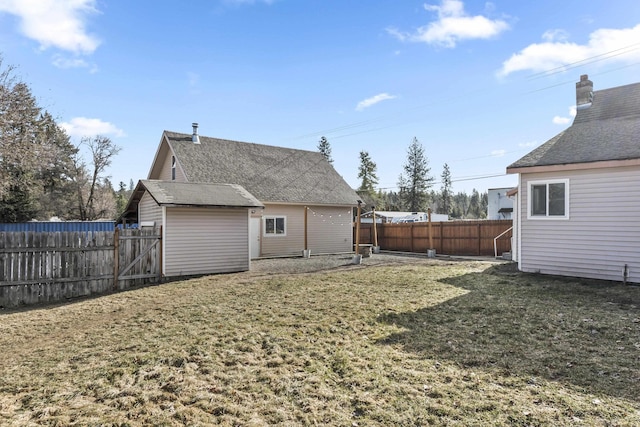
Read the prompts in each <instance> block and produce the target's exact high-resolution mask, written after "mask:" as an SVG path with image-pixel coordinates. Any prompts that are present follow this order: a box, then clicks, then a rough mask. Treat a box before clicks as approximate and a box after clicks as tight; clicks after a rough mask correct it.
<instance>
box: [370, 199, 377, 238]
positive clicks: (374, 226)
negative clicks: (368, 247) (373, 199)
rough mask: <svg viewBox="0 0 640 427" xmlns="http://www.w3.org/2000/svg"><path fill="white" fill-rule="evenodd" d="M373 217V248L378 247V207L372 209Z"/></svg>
mask: <svg viewBox="0 0 640 427" xmlns="http://www.w3.org/2000/svg"><path fill="white" fill-rule="evenodd" d="M371 216H372V218H373V246H374V247H377V246H378V229H377V227H376V207H375V206H372V207H371Z"/></svg>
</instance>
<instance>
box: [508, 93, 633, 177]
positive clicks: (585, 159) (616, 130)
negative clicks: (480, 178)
mask: <svg viewBox="0 0 640 427" xmlns="http://www.w3.org/2000/svg"><path fill="white" fill-rule="evenodd" d="M638 158H640V83H634V84H630V85H625V86H619V87H614V88H611V89H604V90H599V91H595V92H594V93H593V102H592V103H591V105H590V106H589V107H587V108H579V109H578V111H577V114H576V117H575V119H574V121H573V124H572V125H571V126H570V127H569V128H567V129H566V130H564V131H562V132H560V133H559V134H558V135H556V136H554V137H553V138H551V139H550V140H548V141H547V142H546V143H544V144H542V145H541V146H540V147H538V148H536V149H535V150H533V151H531V152H530V153H528V154H527V155H525V156H524V157H522V158H521V159H519V160H517V161H516V162H514V163H512V164H511V165H509V166H508V167H507V171H508V172H517V170H514V169H519V168H527V167H534V166H554V165H566V164H575V163H592V162H600V161H609V160H629V159H638Z"/></svg>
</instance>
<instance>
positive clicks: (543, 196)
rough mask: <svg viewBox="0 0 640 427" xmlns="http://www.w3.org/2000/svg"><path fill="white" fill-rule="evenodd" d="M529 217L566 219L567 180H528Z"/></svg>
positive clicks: (567, 204) (567, 201) (567, 209)
mask: <svg viewBox="0 0 640 427" xmlns="http://www.w3.org/2000/svg"><path fill="white" fill-rule="evenodd" d="M528 218H529V219H542V218H545V219H568V218H569V180H568V179H561V180H553V181H552V180H549V181H531V182H529V206H528Z"/></svg>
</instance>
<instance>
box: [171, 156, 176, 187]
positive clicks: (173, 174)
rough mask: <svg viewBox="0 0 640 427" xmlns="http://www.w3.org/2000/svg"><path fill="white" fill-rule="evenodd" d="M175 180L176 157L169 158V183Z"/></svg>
mask: <svg viewBox="0 0 640 427" xmlns="http://www.w3.org/2000/svg"><path fill="white" fill-rule="evenodd" d="M175 180H176V156H171V181H175Z"/></svg>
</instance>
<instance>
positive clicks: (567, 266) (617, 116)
mask: <svg viewBox="0 0 640 427" xmlns="http://www.w3.org/2000/svg"><path fill="white" fill-rule="evenodd" d="M576 101H577V115H576V117H575V119H574V121H573V124H572V125H571V126H570V127H569V128H568V129H566V130H565V131H563V132H561V133H559V134H558V135H556V136H554V137H553V138H551V139H550V140H549V141H547V142H546V143H545V144H543V145H541V146H540V147H538V148H537V149H535V150H533V151H532V152H530V153H529V154H527V155H526V156H524V157H523V158H521V159H520V160H518V161H516V162H515V163H513V164H511V165H509V166H508V167H507V173H517V174H519V183H518V191H517V194H515V198H516V205H515V206H516V209H515V211H514V214H515V215H514V240H515V246H514V252H515V253H514V254H513V255H514V256H515V259H517V261H518V266H519V268H520V270H522V271H526V272H540V273H545V274H557V275H566V276H576V277H587V278H596V279H606V280H618V281H624V280H628V281H630V282H640V83H636V84H630V85H626V86H620V87H614V88H611V89H605V90H598V91H595V92H594V91H593V83H592V82H591V81H590V80H589V79H588V77H587V76H586V75H583V76H581V77H580V82H578V83H577V84H576Z"/></svg>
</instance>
